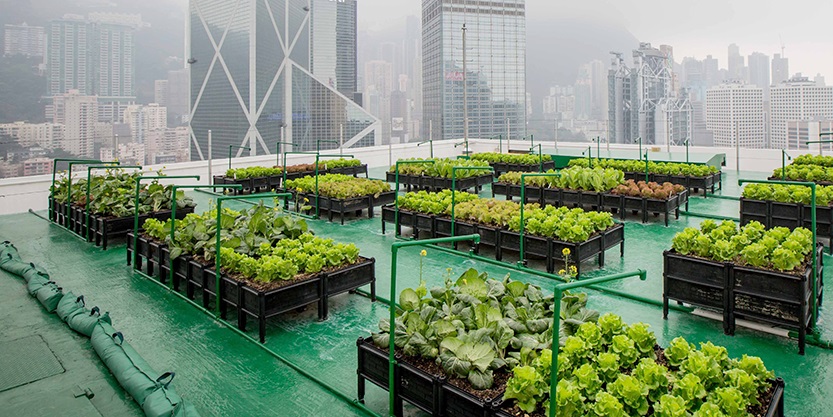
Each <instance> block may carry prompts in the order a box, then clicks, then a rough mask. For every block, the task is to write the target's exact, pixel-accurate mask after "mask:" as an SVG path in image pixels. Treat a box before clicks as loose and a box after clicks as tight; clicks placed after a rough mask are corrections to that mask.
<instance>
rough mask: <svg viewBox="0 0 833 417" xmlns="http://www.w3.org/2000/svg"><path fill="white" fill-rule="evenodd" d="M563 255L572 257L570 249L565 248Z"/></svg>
mask: <svg viewBox="0 0 833 417" xmlns="http://www.w3.org/2000/svg"><path fill="white" fill-rule="evenodd" d="M561 254H562V255H564V256H569V255H570V248H564V250H562V251H561Z"/></svg>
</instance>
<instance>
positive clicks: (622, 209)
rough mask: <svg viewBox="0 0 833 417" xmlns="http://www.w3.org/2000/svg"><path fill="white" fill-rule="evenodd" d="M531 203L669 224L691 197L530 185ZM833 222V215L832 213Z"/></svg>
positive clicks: (512, 188) (498, 189)
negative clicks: (631, 215) (655, 219)
mask: <svg viewBox="0 0 833 417" xmlns="http://www.w3.org/2000/svg"><path fill="white" fill-rule="evenodd" d="M492 194H493V195H505V196H506V199H507V200H509V199H511V198H512V197H519V196H520V195H521V187H520V186H519V185H514V184H503V183H495V184H493V185H492ZM526 198H527V203H541V204H542V205H551V206H556V207H560V206H567V207H582V208H590V209H593V210H607V211H613V212H615V213H618V214H619V218H620V219H621V220H625V216H626V214H627V213H626V212H627V211H633V212H635V213H637V214H641V216H642V222H643V223H647V222H648V214H649V213H655V214H662V215H664V217H665V225H666V226H668V224H669V218H670V216H672V215H673V216H674V217H675V218H676V219H679V218H680V207H682V206H683V205H684V204H685V203H686V202H687V201H688V191H687V190H686V191H683V192H682V193H679V194H676V195H674V196H672V197H670V198H668V199H667V200H656V199H646V198H638V197H625V196H619V195H615V194H611V193H598V192H594V191H577V190H562V189H558V188H543V189H542V188H539V187H527V188H526ZM831 220H832V221H831V222H832V223H833V215H831Z"/></svg>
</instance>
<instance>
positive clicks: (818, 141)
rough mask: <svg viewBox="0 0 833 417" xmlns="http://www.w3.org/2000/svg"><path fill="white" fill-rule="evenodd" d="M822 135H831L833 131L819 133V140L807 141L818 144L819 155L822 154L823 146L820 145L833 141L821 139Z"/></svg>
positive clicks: (832, 141)
mask: <svg viewBox="0 0 833 417" xmlns="http://www.w3.org/2000/svg"><path fill="white" fill-rule="evenodd" d="M822 136H833V132H822V133H819V140H812V141H809V142H807V144H808V145H810V144H813V143H818V144H819V155H824V148H823V147H822V146H821V145H825V144H829V143H833V140H821V137H822Z"/></svg>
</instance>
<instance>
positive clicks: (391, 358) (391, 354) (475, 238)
mask: <svg viewBox="0 0 833 417" xmlns="http://www.w3.org/2000/svg"><path fill="white" fill-rule="evenodd" d="M462 241H472V242H474V244H475V245H477V244H480V235H476V234H475V235H467V236H457V237H454V236H452V237H444V238H439V239H427V240H411V241H404V242H401V241H400V242H394V243H393V244H392V245H391V246H390V251H391V260H390V305H389V307H390V308H389V310H390V325H391V327H390V329H391V331H390V332H389V334H390V339H389V340H390V341H389V344H388V401H389V403H388V413H389V415H390V416H393V415H394V409H395V407H394V401H395V400H396V383H395V381H394V372H393V370H394V367H395V365H396V358H395V350H396V349H394V347H395V346H396V343H395V340H394V338H395V336H396V331H395V328H396V260H397V256H398V255H399V249H401V248H404V247H409V246H426V245H432V244H439V243H450V242H451V243H457V242H462ZM218 246H219V243H218ZM218 252H219V250H218ZM218 288H219V287H218Z"/></svg>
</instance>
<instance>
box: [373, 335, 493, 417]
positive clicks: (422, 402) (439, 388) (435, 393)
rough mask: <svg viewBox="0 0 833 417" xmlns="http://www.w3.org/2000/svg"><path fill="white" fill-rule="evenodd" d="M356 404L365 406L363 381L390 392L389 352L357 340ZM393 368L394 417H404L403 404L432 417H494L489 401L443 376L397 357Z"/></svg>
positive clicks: (490, 401)
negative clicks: (430, 372) (414, 407)
mask: <svg viewBox="0 0 833 417" xmlns="http://www.w3.org/2000/svg"><path fill="white" fill-rule="evenodd" d="M356 346H357V348H358V368H357V371H356V373H357V375H358V385H357V387H358V396H357V398H358V400H359V402H361V403H364V397H365V381H370V382H372V383H374V384H376V385H377V386H379V387H380V388H382V389H384V390H388V389H389V388H390V377H389V372H390V371H389V356H388V355H389V352H388V351H385V350H383V349H380V348H379V347H377V346H376V345H374V344H373V339H372V338H370V337H368V338H359V339H358V340H357V341H356ZM395 360H396V363H395V364H394V410H393V414H394V415H395V416H402V415H403V401H407V402H409V403H411V404H413V405H414V406H416V407H417V408H418V409H420V410H422V411H423V412H426V413H428V414H431V415H433V416H449V417H451V416H454V417H489V416H492V415H493V408H492V402H493V400H492V399H489V400H481V399H479V398H477V397H476V396H474V395H472V394H470V393H468V392H466V391H465V390H462V389H460V388H458V387H456V386H454V385H453V384H451V383H450V382H449V381H448V379H447V378H446V377H445V376H435V375H431V374H429V373H427V372H425V371H423V370H421V369H419V368H417V367H415V366H413V365H411V364H409V363H408V362H407V359H406V358H403V357H402V356H401V355H396V357H395Z"/></svg>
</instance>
